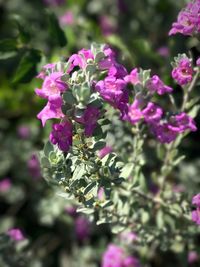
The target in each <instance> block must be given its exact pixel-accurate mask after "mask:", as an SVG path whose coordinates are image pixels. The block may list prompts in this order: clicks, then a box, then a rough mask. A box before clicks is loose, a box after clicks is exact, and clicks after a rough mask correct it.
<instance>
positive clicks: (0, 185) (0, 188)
mask: <svg viewBox="0 0 200 267" xmlns="http://www.w3.org/2000/svg"><path fill="white" fill-rule="evenodd" d="M11 185H12V184H11V181H10V179H9V178H4V179H3V180H1V181H0V192H2V193H3V192H7V191H8V190H9V189H10V188H11Z"/></svg>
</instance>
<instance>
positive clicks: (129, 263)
mask: <svg viewBox="0 0 200 267" xmlns="http://www.w3.org/2000/svg"><path fill="white" fill-rule="evenodd" d="M123 267H140V263H139V261H138V259H137V258H135V257H133V256H128V257H126V258H125V259H124V262H123Z"/></svg>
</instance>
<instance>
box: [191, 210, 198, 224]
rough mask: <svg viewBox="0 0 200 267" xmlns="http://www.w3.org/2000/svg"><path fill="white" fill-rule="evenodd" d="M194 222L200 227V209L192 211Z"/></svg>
mask: <svg viewBox="0 0 200 267" xmlns="http://www.w3.org/2000/svg"><path fill="white" fill-rule="evenodd" d="M192 221H193V222H195V223H196V224H198V225H200V208H199V207H197V209H196V210H193V211H192Z"/></svg>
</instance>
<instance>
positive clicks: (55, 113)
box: [37, 95, 64, 127]
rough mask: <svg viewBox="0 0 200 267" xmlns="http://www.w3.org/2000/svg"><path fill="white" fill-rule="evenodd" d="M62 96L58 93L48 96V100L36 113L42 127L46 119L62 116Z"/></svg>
mask: <svg viewBox="0 0 200 267" xmlns="http://www.w3.org/2000/svg"><path fill="white" fill-rule="evenodd" d="M61 106H62V98H61V96H60V95H52V96H49V101H48V103H47V105H46V106H45V107H44V108H43V110H42V111H40V113H39V114H38V115H37V118H38V119H40V120H41V121H42V125H43V127H44V126H45V123H46V121H47V120H50V119H54V118H55V119H60V118H63V117H64V114H63V113H62V110H61Z"/></svg>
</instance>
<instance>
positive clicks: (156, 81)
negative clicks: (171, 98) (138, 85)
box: [146, 75, 173, 95]
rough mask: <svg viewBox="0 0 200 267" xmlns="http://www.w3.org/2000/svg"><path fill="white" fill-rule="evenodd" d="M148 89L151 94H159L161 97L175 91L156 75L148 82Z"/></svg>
mask: <svg viewBox="0 0 200 267" xmlns="http://www.w3.org/2000/svg"><path fill="white" fill-rule="evenodd" d="M146 88H147V89H148V90H149V91H150V92H151V93H157V94H159V95H163V94H166V93H171V92H172V91H173V89H172V88H171V87H169V86H167V85H165V84H164V83H163V81H161V79H160V78H159V77H158V76H157V75H154V76H153V77H151V78H150V79H149V80H148V81H147V82H146Z"/></svg>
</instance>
